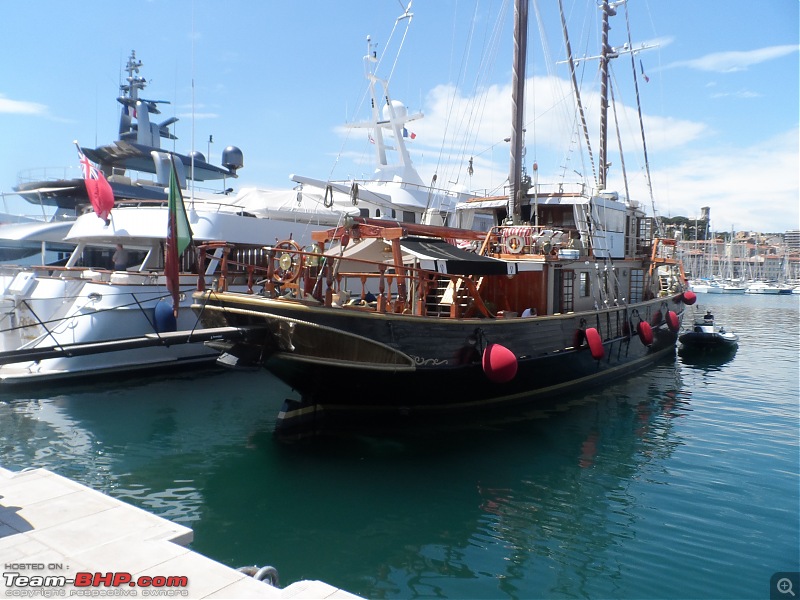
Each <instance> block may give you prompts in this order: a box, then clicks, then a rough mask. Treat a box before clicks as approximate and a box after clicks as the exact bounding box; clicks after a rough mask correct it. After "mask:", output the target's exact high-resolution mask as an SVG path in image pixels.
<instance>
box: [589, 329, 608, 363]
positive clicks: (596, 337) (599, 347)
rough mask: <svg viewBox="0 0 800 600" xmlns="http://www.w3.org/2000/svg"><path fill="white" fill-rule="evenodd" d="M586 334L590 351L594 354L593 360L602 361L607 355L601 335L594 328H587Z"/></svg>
mask: <svg viewBox="0 0 800 600" xmlns="http://www.w3.org/2000/svg"><path fill="white" fill-rule="evenodd" d="M585 333H586V341H587V342H588V343H589V350H590V351H591V353H592V358H593V359H595V360H600V359H601V358H603V356H605V354H606V351H605V349H604V348H603V340H602V338H601V337H600V334H599V333H598V331H597V329H595V328H594V327H587V328H586V332H585Z"/></svg>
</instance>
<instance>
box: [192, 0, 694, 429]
mask: <svg viewBox="0 0 800 600" xmlns="http://www.w3.org/2000/svg"><path fill="white" fill-rule="evenodd" d="M602 10H603V11H604V13H605V17H604V30H605V32H606V34H607V31H608V22H607V19H608V16H609V14H610V13H612V12H613V8H612V7H611V6H610V5H609V4H608V3H607V2H604V3H603V5H602ZM515 17H516V20H515V28H514V30H515V50H516V53H515V61H514V78H515V85H514V93H513V99H512V100H513V104H514V106H515V110H514V116H513V131H514V133H513V135H512V162H511V174H510V184H511V185H510V189H511V192H510V193H509V195H508V198H507V199H501V200H498V199H493V200H485V199H481V200H475V201H472V202H467V203H465V205H464V206H462V207H461V209H462V210H464V211H466V212H469V211H473V212H477V211H483V212H486V211H494V215H495V217H496V221H495V222H496V224H495V225H494V226H493V227H491V229H490V230H489V231H488V232H476V231H471V230H466V229H455V228H448V227H441V226H425V225H419V224H406V223H400V222H395V221H386V220H377V219H366V218H353V219H350V220H348V222H347V223H345V225H344V226H342V227H336V228H331V229H327V230H324V231H318V232H316V233H315V234H314V236H313V237H314V241H315V247H314V248H313V249H312V250H302V249H301V248H300V247H299V246H297V245H296V244H294V243H293V242H292V241H291V240H287V241H285V242H281V243H280V244H278V245H276V246H274V247H272V248H270V250H269V259H268V261H267V264H266V265H264V266H263V270H260V271H258V270H256V271H253V270H251V272H250V273H249V275H248V277H249V282H250V287H251V292H252V293H234V292H231V291H228V290H227V289H226V285H227V283H228V281H227V280H226V279H225V278H224V277H223V279H221V280H220V282H219V286H217V289H212V290H204V291H199V292H197V293H196V294H195V296H194V304H193V308H194V310H195V311H196V312H197V313H198V315H199V317H200V319H201V321H202V322H203V324H204V325H205V326H206V327H221V326H228V327H230V326H233V327H237V328H239V330H240V331H242V332H244V338H243V339H239V340H236V341H229V342H219V343H217V347H218V348H220V349H222V350H224V351H225V353H226V354H225V355H224V359H223V360H224V361H225V362H227V363H228V364H236V365H248V366H251V365H253V364H255V365H260V366H262V367H263V368H265V369H267V370H268V371H270V372H271V373H273V374H274V375H276V376H277V377H278V378H280V379H281V380H283V381H284V382H286V383H287V384H289V385H290V386H291V387H292V388H294V390H296V391H297V392H298V394H299V398H294V399H289V400H287V401H286V402H285V403H284V406H283V408H282V410H281V412H280V415H279V418H278V423H277V426H276V428H277V430H278V431H279V432H281V433H286V434H288V433H292V432H295V431H300V432H305V431H307V429H308V427H309V426H310V427H311V428H312V429H314V428H318V427H322V426H336V425H345V426H354V425H355V426H362V427H368V428H372V427H376V426H378V425H379V424H382V425H386V424H389V425H392V426H397V425H403V424H411V423H418V422H420V421H423V422H430V421H431V420H432V419H434V418H435V417H437V416H447V415H454V414H457V415H462V414H464V413H469V412H475V411H481V410H484V411H485V410H491V409H493V408H496V407H499V406H501V405H507V404H515V403H523V402H525V403H531V402H533V403H535V402H537V400H538V399H540V398H542V397H544V396H552V395H557V394H561V393H564V391H566V390H569V389H585V388H588V387H591V386H595V385H599V384H601V383H603V382H606V381H609V380H612V379H616V378H620V377H626V376H628V375H630V374H631V373H633V372H635V371H638V370H640V369H644V368H647V366H648V365H651V364H652V363H654V362H655V361H657V360H658V359H660V358H662V357H664V356H667V355H669V354H672V353H674V352H675V347H676V343H677V337H678V331H679V329H680V323H681V318H682V315H683V312H684V307H685V305H687V304H692V303H693V302H694V300H695V297H694V294H693V293H692V292H691V291H689V290H688V287H687V282H686V279H685V276H684V273H683V270H682V266H681V264H680V262H679V261H678V260H677V258H676V255H675V251H676V244H675V240H672V239H664V238H660V237H658V235H657V233H656V229H657V227H656V223H655V221H654V219H652V218H649V217H647V216H646V215H645V213H644V211H643V210H641V209H640V208H639V205H638V203H634V202H628V201H624V200H622V199H620V197H619V196H618V195H617V194H615V193H610V192H608V191H607V190H605V176H604V175H603V179H602V181H601V184H600V185H598V189H597V191H596V192H595V193H587V192H586V191H585V190H584V191H582V192H575V193H573V192H559V193H555V194H550V195H549V196H548V197H547V198H546V201H542V198H541V196H537V197H536V200H534V199H533V197H534V196H535V195H536V194H535V190H531V189H530V188H528V186H527V184H526V182H524V181H523V179H522V177H521V168H520V165H521V162H520V157H521V155H522V140H521V131H522V123H523V121H522V116H521V112H522V106H523V101H522V100H523V95H524V72H525V37H526V36H525V31H526V27H527V25H526V18H527V1H526V0H517V1H516V5H515ZM603 48H604V50H603V52H604V57H603V58H602V60H601V63H602V62H604V61H607V60H608V57H607V56H605V54H607V51H608V49H609V48H610V47H609V46H608V44H607V43H604V44H603ZM603 152H604V151H603ZM602 160H603V163H602V164H605V158H604V157H603V158H602ZM600 171H601V172H604V168H603V169H601V170H600ZM224 246H225V251H226V252H227V251H228V250H229V249H230V245H227V244H226V245H224ZM211 249H213V250H216V251H217V252H218V251H219V248H218V247H217V246H216V245H212V247H210V248H209V250H211ZM223 262H225V261H224V259H223ZM227 266H229V267H231V268H233V267H235V266H236V265H235V264H234V263H233V262H229V263H227ZM259 286H263V287H259Z"/></svg>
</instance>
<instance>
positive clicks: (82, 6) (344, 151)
mask: <svg viewBox="0 0 800 600" xmlns="http://www.w3.org/2000/svg"><path fill="white" fill-rule="evenodd" d="M402 4H403V5H406V4H407V0H402ZM564 5H565V11H566V12H567V15H568V22H569V29H570V36H571V42H572V46H573V50H574V52H575V54H576V55H585V54H590V55H591V54H595V53H596V51H597V20H598V12H599V11H597V10H596V9H594V8H593V6H594V3H593V2H591V1H590V2H586V1H585V0H580V1H578V0H564ZM798 6H800V4H799V3H798V1H797V0H769V1H767V2H744V1H743V0H726V1H722V0H704V1H702V2H697V1H696V0H692V1H689V0H670V1H665V0H630V2H629V7H628V12H629V15H630V23H631V35H632V39H633V41H634V44H638V43H640V42H653V43H657V44H658V48H656V49H653V50H649V51H647V52H643V53H641V54H639V55H638V56H637V57H636V66H637V69H638V70H639V71H640V73H639V77H640V80H639V88H640V96H641V101H642V110H643V114H644V121H645V132H646V136H647V145H648V152H649V159H650V160H649V166H650V170H651V173H652V180H653V195H654V200H655V206H656V209H657V210H658V212H659V214H662V215H665V216H675V215H683V216H688V217H694V216H698V215H699V213H700V207H702V206H709V207H711V218H712V226H713V227H714V229H717V230H729V229H731V228H735V229H737V230H756V231H784V230H786V229H798V228H800V207H799V206H798V205H799V204H800V180H799V176H798V172H799V171H800V167H799V165H800V156H798V141H799V139H800V137H799V135H798V120H799V117H798V111H799V108H798V107H799V106H800V94H799V88H800V85H799V83H798V74H799V73H800V67H799V66H798V43H799V42H800V40H799V39H798V35H799V34H798V31H799V30H800V29H799V20H798ZM530 10H531V28H530V33H529V36H530V41H529V43H530V47H531V49H530V52H529V67H528V78H529V85H528V96H529V98H528V102H527V104H526V127H527V133H526V146H527V163H526V166H527V168H528V171H529V172H531V170H532V163H533V162H534V160H535V161H536V163H537V166H538V171H537V173H538V181H539V182H540V183H544V182H553V183H558V182H560V181H562V180H569V179H570V178H571V179H573V180H574V179H575V178H577V177H578V174H586V173H590V172H591V166H590V165H589V163H588V162H587V160H586V159H585V158H581V153H580V151H579V148H578V146H577V145H576V141H578V140H580V136H576V134H574V132H573V129H574V127H572V125H573V124H572V122H571V119H572V113H571V108H570V107H571V106H572V105H571V100H569V101H568V96H569V94H568V92H569V88H568V87H567V84H568V80H567V72H566V68H565V66H564V65H563V64H557V62H558V61H560V60H562V59H563V57H564V51H563V42H562V36H561V27H560V21H559V17H558V12H557V3H556V0H537V1H536V2H534V0H531V9H530ZM411 12H412V13H413V15H414V16H413V19H412V22H411V26H410V28H409V30H408V34H407V37H406V38H405V41H404V43H403V47H402V52H401V53H400V55H399V58H398V59H397V62H396V66H395V68H394V71H393V75H392V79H391V84H390V89H391V92H392V95H393V97H394V98H395V99H398V100H402V101H403V103H404V104H406V105H407V106H408V108H409V110H410V111H412V112H413V111H418V110H421V111H422V112H423V113H424V114H425V118H424V119H422V120H420V121H416V122H414V123H412V124H410V125H409V129H411V130H413V131H414V132H415V133H416V134H417V137H416V139H415V140H414V141H413V142H411V143H410V149H411V152H412V157H413V159H414V161H415V164H416V165H417V167H418V170H419V171H420V173H421V175H422V177H423V180H426V181H428V180H430V178H431V176H432V175H433V173H437V174H438V177H439V182H440V183H441V182H442V181H449V182H451V183H452V184H454V185H460V186H466V187H467V188H469V189H475V190H488V191H489V193H499V190H501V189H502V184H503V180H504V179H505V178H506V176H507V171H508V145H507V144H506V143H505V142H504V141H503V139H504V138H505V137H508V136H509V134H510V116H509V115H510V113H509V110H510V108H509V105H510V96H509V91H508V89H509V88H508V86H509V83H510V69H511V58H510V55H511V30H512V18H511V16H512V12H513V2H510V1H504V0H414V3H413V5H412V8H411ZM401 13H402V7H401V2H400V0H343V1H341V2H334V1H327V0H326V1H322V0H307V1H305V2H298V1H296V0H264V1H260V2H254V1H252V0H226V1H224V2H217V1H211V0H193V1H192V0H126V1H125V2H120V1H109V0H85V1H84V2H81V3H73V2H63V1H60V0H48V1H45V0H31V1H30V2H6V3H4V4H3V19H2V21H0V34H1V35H2V37H1V38H0V39H3V42H4V47H5V51H4V52H3V53H2V55H0V73H2V77H1V78H0V131H2V136H3V143H2V145H0V190H2V191H11V189H12V187H13V186H14V185H15V184H16V183H17V178H18V174H19V173H21V172H24V171H26V170H30V169H41V168H44V167H47V168H49V169H51V170H50V171H49V173H50V174H52V175H60V174H63V167H71V168H73V172H72V173H70V176H74V175H75V173H77V165H78V161H77V155H76V152H75V148H74V146H73V145H72V140H74V139H77V140H78V141H79V142H80V143H81V145H83V146H94V145H99V144H104V143H108V142H110V141H112V140H113V139H114V138H115V136H116V130H117V126H118V118H119V104H118V103H117V102H116V101H115V98H116V96H117V95H118V94H119V83H120V81H121V77H122V71H121V69H122V66H123V65H124V63H125V60H126V58H127V56H128V55H129V54H130V51H131V50H135V51H136V54H137V57H138V58H139V59H141V60H142V61H143V63H144V67H143V69H142V72H141V73H140V74H141V75H142V76H144V77H145V78H146V79H148V81H149V82H150V83H149V86H148V88H147V89H146V90H145V94H144V96H145V97H146V98H150V99H163V100H169V101H170V102H171V104H169V105H164V106H163V110H162V112H163V115H164V118H167V117H170V116H173V115H174V116H178V117H180V121H179V123H178V124H177V126H176V129H175V132H176V134H177V135H178V137H179V140H178V142H177V145H176V147H175V149H176V150H178V151H181V152H188V151H189V150H191V148H192V137H194V140H195V141H194V147H195V149H197V150H200V151H201V152H203V153H207V152H208V149H209V145H208V143H207V140H208V137H209V135H213V138H214V143H213V145H211V146H210V158H211V162H214V163H219V158H220V152H221V151H222V149H223V148H224V147H225V146H227V145H230V144H233V145H236V146H238V147H239V148H241V149H242V151H243V153H244V161H245V167H244V168H243V169H242V170H241V171H240V177H239V179H238V181H236V182H235V184H234V185H236V186H260V187H266V188H287V187H291V185H292V183H291V182H290V181H289V174H290V173H297V174H302V175H306V176H310V177H316V178H320V179H327V178H337V179H346V178H348V177H351V176H362V175H365V174H368V173H370V172H371V170H372V167H371V166H370V158H371V155H370V152H371V150H372V148H371V147H370V144H369V142H368V140H367V136H366V134H362V133H354V132H353V131H352V130H349V131H348V130H345V129H343V128H342V125H343V124H344V123H345V122H347V121H356V120H361V119H364V118H366V116H367V114H368V113H367V108H366V106H365V105H364V104H363V98H364V93H365V90H366V80H365V78H364V75H363V73H364V71H363V66H362V57H363V55H364V54H365V53H366V49H367V46H366V36H367V35H370V36H371V37H372V39H373V41H374V42H377V43H378V47H377V50H378V52H379V54H380V53H382V52H383V51H384V50H385V51H386V55H387V59H386V60H385V62H384V63H382V65H381V71H380V73H379V74H380V75H382V76H384V77H387V76H388V73H389V70H390V68H389V67H390V65H391V64H392V61H393V60H394V54H395V51H396V50H397V47H398V45H399V41H400V38H401V34H402V30H401V29H400V28H398V30H397V31H396V32H395V33H394V35H393V36H391V34H392V29H393V27H394V24H395V19H396V18H397V17H398V16H399V15H400V14H401ZM537 13H539V14H540V16H541V18H542V21H543V24H542V25H541V26H540V25H539V24H538V23H537V21H536V19H535V15H536V14H537ZM503 15H505V16H504V17H503ZM612 27H613V29H612V32H611V38H610V42H611V44H612V45H621V44H622V43H624V42H625V41H626V39H627V33H626V25H625V16H624V9H620V16H618V17H617V18H616V19H615V20H614V21H612ZM494 31H496V32H497V34H496V40H497V41H496V44H495V45H494V46H489V45H488V44H487V39H491V38H492V32H494ZM390 36H391V37H390ZM542 36H543V37H544V39H545V40H546V48H547V50H544V49H543V46H542V44H541V41H540V40H541V39H542ZM489 47H491V48H492V50H487V48H489ZM487 52H488V54H487ZM639 61H641V63H640V62H639ZM482 64H484V65H487V66H485V67H483V66H481V65H482ZM583 66H584V69H583V70H582V71H581V72H580V76H581V78H582V81H583V82H584V83H585V84H586V85H587V86H589V85H590V84H592V83H593V82H594V81H596V73H595V71H596V65H595V64H593V63H591V62H589V61H587V62H585V63H583ZM642 68H643V69H644V72H645V73H646V75H647V77H648V78H649V81H648V82H645V81H644V80H643V79H641V69H642ZM192 80H194V103H193V102H192ZM613 85H614V87H615V96H616V100H617V102H618V105H619V109H618V111H617V120H618V122H619V128H620V130H621V132H622V134H621V135H622V138H623V140H624V142H625V147H626V148H628V149H627V150H625V163H626V168H627V174H628V178H629V180H630V184H629V185H630V191H631V195H632V196H633V197H635V198H637V199H639V200H641V201H643V204H645V205H647V206H648V207H649V206H650V204H651V202H650V196H649V192H648V189H647V186H646V179H645V177H644V172H645V171H644V162H643V159H642V158H641V151H640V150H639V149H638V148H637V147H634V145H633V142H636V141H637V140H639V139H640V138H639V129H638V121H637V116H636V104H635V96H634V94H633V87H632V82H631V79H630V58H629V57H627V56H626V57H622V58H620V59H618V60H617V61H616V63H615V65H614V67H613ZM587 90H588V87H587ZM475 99H478V102H475ZM584 102H585V103H586V105H587V107H588V110H589V111H590V114H589V115H588V118H589V120H590V130H591V132H592V133H593V134H594V133H596V130H597V127H596V125H595V121H596V120H597V118H596V116H595V115H596V105H597V101H596V95H595V94H594V93H593V92H590V91H586V92H585V95H584ZM193 104H194V107H193ZM192 115H194V118H193V117H192ZM556 115H558V116H556ZM612 119H613V117H612ZM612 125H613V120H612ZM193 131H194V134H193ZM628 142H630V143H628ZM594 144H595V147H593V151H594V154H595V157H596V156H597V149H596V141H595V142H594ZM616 148H617V143H616V141H611V142H610V143H609V159H610V161H611V162H612V166H611V171H610V183H611V184H612V185H619V184H620V171H621V170H620V166H621V161H620V159H619V157H618V151H617V150H616ZM469 156H472V157H473V159H474V173H473V175H472V176H469V175H468V174H467V171H466V165H467V161H468V158H469Z"/></svg>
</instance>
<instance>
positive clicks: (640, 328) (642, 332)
mask: <svg viewBox="0 0 800 600" xmlns="http://www.w3.org/2000/svg"><path fill="white" fill-rule="evenodd" d="M636 332H637V333H638V334H639V339H640V340H642V343H643V344H644V345H645V346H650V345H651V344H652V343H653V328H652V327H650V323H648V322H647V321H639V324H638V325H637V326H636Z"/></svg>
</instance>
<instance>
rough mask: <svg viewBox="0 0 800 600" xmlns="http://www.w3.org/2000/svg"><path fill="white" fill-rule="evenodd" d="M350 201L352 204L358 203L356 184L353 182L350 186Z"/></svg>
mask: <svg viewBox="0 0 800 600" xmlns="http://www.w3.org/2000/svg"><path fill="white" fill-rule="evenodd" d="M350 202H352V203H353V206H355V205H356V204H358V184H357V183H355V182H353V185H352V186H350Z"/></svg>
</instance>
